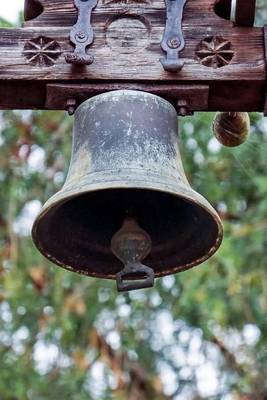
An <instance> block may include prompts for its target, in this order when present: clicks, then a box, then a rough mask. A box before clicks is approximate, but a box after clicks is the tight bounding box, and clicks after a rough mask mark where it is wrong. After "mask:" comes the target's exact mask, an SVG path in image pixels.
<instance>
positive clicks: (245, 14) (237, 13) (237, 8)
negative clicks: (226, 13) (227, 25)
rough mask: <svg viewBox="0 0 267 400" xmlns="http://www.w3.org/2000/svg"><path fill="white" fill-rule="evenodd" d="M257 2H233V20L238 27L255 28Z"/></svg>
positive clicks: (252, 0) (234, 0)
mask: <svg viewBox="0 0 267 400" xmlns="http://www.w3.org/2000/svg"><path fill="white" fill-rule="evenodd" d="M255 9H256V0H245V1H244V0H232V19H233V21H234V22H235V25H236V26H253V25H254V20H255Z"/></svg>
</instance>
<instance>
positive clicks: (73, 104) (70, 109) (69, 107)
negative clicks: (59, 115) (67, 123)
mask: <svg viewBox="0 0 267 400" xmlns="http://www.w3.org/2000/svg"><path fill="white" fill-rule="evenodd" d="M76 108H77V101H76V100H75V99H68V100H67V103H66V111H67V113H68V114H69V115H74V114H75V111H76Z"/></svg>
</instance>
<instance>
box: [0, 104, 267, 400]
mask: <svg viewBox="0 0 267 400" xmlns="http://www.w3.org/2000/svg"><path fill="white" fill-rule="evenodd" d="M212 118H213V115H212V114H196V115H195V117H194V118H185V119H183V120H181V121H180V128H181V149H182V155H183V162H184V165H185V170H186V172H187V175H188V177H189V180H190V182H191V183H192V185H193V187H194V188H195V189H196V190H197V191H199V192H201V193H202V194H204V195H205V196H206V197H207V198H208V199H210V201H211V202H212V203H213V204H214V206H215V207H216V208H217V210H218V211H219V212H220V214H221V217H222V219H223V221H224V226H225V238H224V242H223V245H222V247H221V249H220V250H219V252H218V253H217V254H216V255H215V256H214V257H213V258H212V259H211V260H210V261H209V262H207V263H205V264H204V265H202V266H201V267H198V268H195V269H193V270H191V271H187V272H184V273H182V274H178V275H176V276H175V277H166V278H164V279H159V280H157V284H156V287H155V288H154V289H149V290H142V291H137V292H132V293H129V294H124V295H122V294H117V292H116V289H115V285H114V283H113V282H109V281H103V280H95V279H90V278H86V277H82V276H79V275H76V274H73V273H70V272H67V271H65V270H61V269H60V268H58V267H55V266H53V265H51V264H50V263H49V262H47V261H46V260H45V259H44V258H43V257H42V256H41V255H39V253H38V252H37V250H36V249H35V248H34V246H33V243H32V241H31V238H30V237H29V227H27V226H28V225H27V224H28V222H27V221H28V220H29V219H30V220H32V216H31V212H32V211H31V212H30V210H35V209H36V208H38V209H39V201H41V202H44V201H45V200H46V199H47V198H49V197H50V196H51V195H52V194H53V193H55V192H56V191H57V190H59V188H60V187H61V185H62V183H63V181H64V176H65V174H66V172H67V168H68V162H69V158H70V151H71V135H70V132H71V127H72V119H71V118H70V117H68V116H66V115H65V114H64V113H57V112H33V113H32V112H3V113H2V117H1V135H0V181H1V192H0V245H1V246H0V283H1V288H0V302H1V303H0V343H1V346H0V353H1V361H2V362H1V365H0V398H1V399H5V400H9V399H10V400H11V399H19V400H21V399H34V400H37V399H38V400H39V399H40V400H41V399H50V398H51V399H52V398H53V399H54V398H62V399H63V398H64V399H68V398H71V399H79V400H83V399H88V398H92V399H109V398H115V399H126V398H128V397H129V398H130V399H175V398H177V399H183V398H185V399H201V398H205V399H206V398H211V399H224V398H227V397H225V396H226V394H229V393H230V394H232V395H233V396H235V397H232V398H234V399H242V398H248V399H249V398H251V399H252V398H253V399H264V398H265V397H264V396H266V395H267V386H266V383H267V382H266V376H267V320H266V312H267V272H266V271H267V269H266V246H267V240H266V229H267V200H266V199H267V196H266V195H267V177H266V171H267V157H266V154H267V123H266V121H265V120H264V119H263V118H262V117H261V116H260V115H258V114H252V115H251V120H252V132H251V136H250V138H249V140H248V141H247V142H246V143H245V144H244V145H242V146H240V147H239V148H236V149H228V148H223V147H221V146H220V145H219V144H218V142H217V141H216V140H215V139H214V138H213V137H212V135H211V122H212ZM36 205H37V206H38V207H36ZM249 333H250V334H249ZM211 365H212V371H213V372H212V376H213V378H212V379H213V381H214V382H215V383H216V385H215V386H216V387H215V388H214V392H212V393H211V394H209V393H210V392H209V390H208V392H207V393H206V392H205V388H204V389H203V387H202V386H203V383H202V384H201V382H202V381H203V379H204V378H203V377H202V378H201V376H200V375H201V373H200V372H199V371H203V368H204V370H205V369H206V368H209V369H210V368H211V367H210V366H211ZM202 374H203V372H202ZM201 379H202V380H201ZM207 379H209V378H207ZM215 383H214V384H215ZM204 386H205V385H204ZM208 386H209V385H208ZM203 390H204V392H203ZM201 396H202V397H201ZM242 396H248V397H242ZM249 396H251V397H249Z"/></svg>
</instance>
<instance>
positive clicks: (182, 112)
mask: <svg viewBox="0 0 267 400" xmlns="http://www.w3.org/2000/svg"><path fill="white" fill-rule="evenodd" d="M177 113H178V115H179V116H180V117H186V116H188V115H193V114H194V112H193V111H192V110H191V109H190V106H189V102H188V100H178V101H177Z"/></svg>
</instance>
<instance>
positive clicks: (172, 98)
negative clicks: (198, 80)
mask: <svg viewBox="0 0 267 400" xmlns="http://www.w3.org/2000/svg"><path fill="white" fill-rule="evenodd" d="M123 89H132V90H140V91H143V92H149V93H152V94H155V95H158V96H160V97H162V98H165V99H166V100H168V101H169V102H170V103H172V104H173V106H174V107H175V108H176V109H177V112H178V113H180V107H186V108H187V109H188V113H191V112H193V111H206V110H208V109H209V86H208V85H175V84H173V85H166V84H165V85H164V84H163V85H162V84H161V85H151V84H141V83H139V84H136V83H127V84H125V83H117V84H115V83H114V84H112V83H110V84H48V85H47V92H46V103H45V107H46V108H47V109H52V110H66V109H68V107H69V106H71V107H74V108H75V107H78V106H79V105H80V104H81V103H83V102H84V101H85V100H87V99H89V98H91V97H93V96H96V95H98V94H101V93H105V92H109V91H112V90H123Z"/></svg>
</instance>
